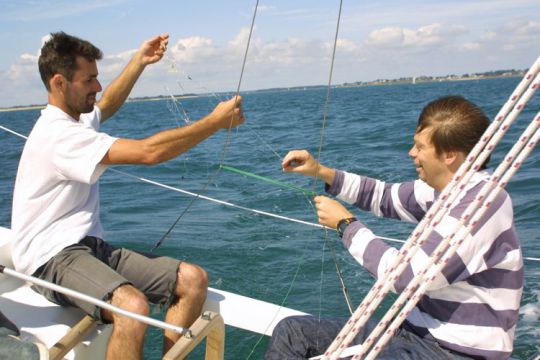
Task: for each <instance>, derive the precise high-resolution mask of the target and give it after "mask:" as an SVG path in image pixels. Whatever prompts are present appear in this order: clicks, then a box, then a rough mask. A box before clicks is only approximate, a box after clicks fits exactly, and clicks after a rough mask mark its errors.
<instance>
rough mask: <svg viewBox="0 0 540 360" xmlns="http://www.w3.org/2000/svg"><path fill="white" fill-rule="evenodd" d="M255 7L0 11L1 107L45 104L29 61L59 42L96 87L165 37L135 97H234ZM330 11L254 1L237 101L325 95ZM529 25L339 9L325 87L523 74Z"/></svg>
mask: <svg viewBox="0 0 540 360" xmlns="http://www.w3.org/2000/svg"><path fill="white" fill-rule="evenodd" d="M254 5H255V1H239V0H231V1H217V0H215V1H208V0H193V1H163V0H153V1H143V0H91V1H90V0H89V1H86V0H84V1H83V0H59V1H39V0H21V1H6V0H0V8H1V9H2V11H1V12H0V40H1V41H2V44H3V46H2V56H1V57H0V81H1V83H2V86H1V88H0V107H2V106H12V105H22V104H35V103H45V102H46V92H45V90H44V87H43V85H42V84H41V80H40V78H39V74H38V71H37V57H38V54H39V49H40V47H41V44H42V41H43V39H44V37H45V36H46V35H47V34H48V33H50V32H54V31H59V30H62V31H65V32H67V33H70V34H73V35H76V36H79V37H82V38H84V39H87V40H89V41H91V42H92V43H94V44H95V45H96V46H98V47H99V48H101V49H102V50H103V51H104V53H105V58H104V59H103V60H102V61H101V62H100V63H99V70H100V80H101V82H102V84H103V85H107V84H108V83H109V82H110V81H111V80H112V79H113V78H114V76H115V75H116V74H118V72H119V71H120V70H121V69H122V68H123V66H124V65H125V64H126V62H127V61H128V59H129V57H130V55H131V54H132V51H133V50H134V49H136V48H137V47H138V46H139V44H140V43H141V42H142V41H143V40H145V39H147V38H149V37H151V36H153V35H155V34H158V33H163V32H167V33H169V34H170V43H169V51H168V56H167V57H166V58H165V59H164V60H163V61H161V62H160V63H159V64H155V65H153V66H151V67H149V68H148V69H147V70H146V71H145V73H144V74H143V76H142V78H141V79H140V81H139V83H138V84H137V86H136V87H135V89H134V90H133V92H132V95H133V96H151V95H160V94H162V95H167V94H168V93H175V94H176V93H182V92H208V91H227V90H235V89H236V86H237V84H238V79H239V75H240V68H241V64H242V57H243V52H244V49H245V44H246V39H247V32H248V29H249V25H250V23H251V17H252V13H253V8H254ZM338 8H339V1H338V0H311V1H308V0H293V1H291V0H288V1H287V0H280V1H277V0H276V1H273V0H266V1H265V0H261V1H260V3H259V8H258V10H259V11H258V14H257V18H256V21H255V33H254V37H253V43H252V47H251V49H250V53H249V54H248V57H247V65H246V71H245V74H244V80H243V84H242V89H244V90H251V89H260V88H268V87H276V86H296V85H313V84H325V83H326V82H327V78H328V71H329V64H330V55H331V47H332V43H333V38H334V32H335V26H336V18H337V12H338ZM539 14H540V2H539V1H538V0H512V1H508V0H489V1H487V0H471V1H462V0H453V1H446V0H442V1H353V0H344V3H343V13H342V22H341V28H340V35H339V42H338V49H337V54H336V63H335V70H334V83H343V82H353V81H369V80H375V79H378V78H398V77H404V76H420V75H445V74H463V73H470V72H479V71H487V70H499V69H508V68H515V69H524V68H527V67H529V66H530V65H531V64H532V63H533V62H534V60H535V59H536V58H537V57H538V56H539V55H540V46H539V45H540V15H539ZM173 64H174V65H173ZM188 76H189V78H188ZM190 78H191V80H190Z"/></svg>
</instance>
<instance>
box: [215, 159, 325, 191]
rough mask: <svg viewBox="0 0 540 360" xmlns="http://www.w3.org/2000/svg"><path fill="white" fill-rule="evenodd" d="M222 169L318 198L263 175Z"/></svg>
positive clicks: (233, 169) (230, 167)
mask: <svg viewBox="0 0 540 360" xmlns="http://www.w3.org/2000/svg"><path fill="white" fill-rule="evenodd" d="M220 168H221V169H224V170H227V171H231V172H234V173H237V174H241V175H245V176H249V177H252V178H254V179H258V180H262V181H264V182H267V183H269V184H273V185H277V186H281V187H284V188H287V189H291V190H295V191H300V192H303V193H304V194H306V195H309V196H316V195H317V193H315V192H313V191H310V190H306V189H302V188H301V187H298V186H294V185H291V184H287V183H284V182H282V181H278V180H274V179H270V178H267V177H264V176H261V175H257V174H253V173H250V172H247V171H244V170H240V169H237V168H235V167H232V166H228V165H220Z"/></svg>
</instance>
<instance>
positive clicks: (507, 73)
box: [0, 70, 526, 112]
mask: <svg viewBox="0 0 540 360" xmlns="http://www.w3.org/2000/svg"><path fill="white" fill-rule="evenodd" d="M525 73H526V70H500V71H492V72H487V73H480V74H470V75H469V74H467V75H460V76H458V75H446V76H436V77H432V76H419V77H407V78H400V79H391V80H388V79H378V80H374V81H367V82H361V81H358V82H352V83H342V84H336V85H333V87H334V88H350V87H363V86H380V85H399V84H421V83H431V82H450V81H468V80H484V79H496V78H510V77H518V76H524V75H525ZM319 87H325V86H324V85H308V86H291V87H278V88H269V89H259V90H249V91H246V93H264V92H269V91H280V90H283V91H285V90H305V89H313V88H319ZM226 93H230V92H226ZM207 95H208V94H185V95H174V98H175V99H189V98H197V97H199V96H207ZM169 98H171V95H169V96H165V95H158V96H145V97H135V98H129V99H128V100H127V101H126V102H145V101H160V100H167V99H169ZM44 107H45V104H42V105H23V106H12V107H7V108H1V107H0V112H10V111H24V110H39V109H43V108H44Z"/></svg>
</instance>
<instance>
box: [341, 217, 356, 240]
mask: <svg viewBox="0 0 540 360" xmlns="http://www.w3.org/2000/svg"><path fill="white" fill-rule="evenodd" d="M357 220H358V219H357V218H355V217H350V218H344V219H341V220H339V222H338V223H337V227H336V230H337V232H338V234H339V237H340V238H343V233H344V232H345V229H346V228H347V226H349V224H350V223H352V222H354V221H357Z"/></svg>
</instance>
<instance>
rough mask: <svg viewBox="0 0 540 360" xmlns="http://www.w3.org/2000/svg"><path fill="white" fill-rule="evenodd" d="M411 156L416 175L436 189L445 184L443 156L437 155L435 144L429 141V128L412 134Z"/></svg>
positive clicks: (445, 175)
mask: <svg viewBox="0 0 540 360" xmlns="http://www.w3.org/2000/svg"><path fill="white" fill-rule="evenodd" d="M409 155H410V156H411V157H412V158H413V161H414V166H415V167H416V172H418V177H419V178H420V179H421V180H424V181H425V182H426V183H427V184H428V185H430V186H431V187H433V188H435V189H436V190H439V191H440V190H442V189H443V188H444V186H446V183H447V178H448V168H447V166H446V164H445V163H444V156H443V155H442V154H441V155H437V152H436V151H435V145H433V143H432V142H431V128H430V127H427V128H425V129H423V130H422V131H420V132H419V133H416V134H415V135H414V145H413V147H412V148H411V150H410V151H409Z"/></svg>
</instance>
